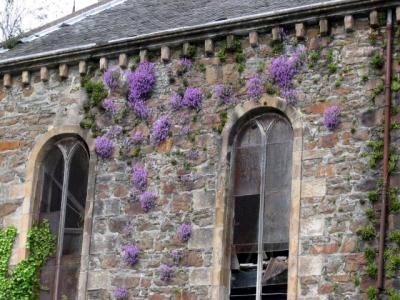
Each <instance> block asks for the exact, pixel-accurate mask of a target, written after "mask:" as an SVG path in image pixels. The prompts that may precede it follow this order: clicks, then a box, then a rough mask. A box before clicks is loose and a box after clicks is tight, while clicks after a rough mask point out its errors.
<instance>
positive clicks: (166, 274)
mask: <svg viewBox="0 0 400 300" xmlns="http://www.w3.org/2000/svg"><path fill="white" fill-rule="evenodd" d="M158 270H159V271H160V279H161V280H162V281H170V280H171V279H172V275H173V272H174V269H173V268H172V267H170V266H168V265H165V264H162V265H160V268H159V269H158Z"/></svg>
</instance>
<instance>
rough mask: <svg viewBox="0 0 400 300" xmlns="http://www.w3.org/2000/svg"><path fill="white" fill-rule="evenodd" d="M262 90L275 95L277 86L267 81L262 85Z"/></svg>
mask: <svg viewBox="0 0 400 300" xmlns="http://www.w3.org/2000/svg"><path fill="white" fill-rule="evenodd" d="M264 90H265V92H266V93H267V94H269V95H275V94H277V93H278V90H277V88H276V87H275V86H274V85H273V84H272V83H271V82H269V81H267V82H266V83H265V85H264Z"/></svg>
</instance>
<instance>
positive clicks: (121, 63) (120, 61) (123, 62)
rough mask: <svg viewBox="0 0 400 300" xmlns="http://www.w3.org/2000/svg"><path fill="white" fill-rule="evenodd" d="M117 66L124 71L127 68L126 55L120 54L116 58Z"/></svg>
mask: <svg viewBox="0 0 400 300" xmlns="http://www.w3.org/2000/svg"><path fill="white" fill-rule="evenodd" d="M118 65H119V66H120V67H121V68H122V69H125V68H126V67H128V56H127V55H126V53H121V54H120V55H119V56H118Z"/></svg>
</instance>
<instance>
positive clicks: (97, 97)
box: [83, 80, 108, 107]
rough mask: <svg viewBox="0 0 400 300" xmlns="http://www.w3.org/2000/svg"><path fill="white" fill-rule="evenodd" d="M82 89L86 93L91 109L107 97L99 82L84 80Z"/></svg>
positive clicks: (104, 88) (103, 87)
mask: <svg viewBox="0 0 400 300" xmlns="http://www.w3.org/2000/svg"><path fill="white" fill-rule="evenodd" d="M83 87H84V88H85V90H86V92H87V93H88V96H89V100H90V104H91V106H92V107H93V106H96V105H100V104H101V103H102V101H103V100H104V99H105V98H106V97H107V95H108V92H107V89H106V87H105V86H104V83H103V82H102V81H101V80H98V81H92V80H86V81H85V82H84V86H83Z"/></svg>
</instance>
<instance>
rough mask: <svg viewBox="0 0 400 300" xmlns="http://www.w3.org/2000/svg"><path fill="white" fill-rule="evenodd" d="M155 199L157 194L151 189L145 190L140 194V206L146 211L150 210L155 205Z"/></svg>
mask: <svg viewBox="0 0 400 300" xmlns="http://www.w3.org/2000/svg"><path fill="white" fill-rule="evenodd" d="M155 200H156V195H155V194H154V193H153V192H150V191H145V192H143V193H141V194H140V196H139V201H140V206H141V207H142V209H143V211H144V212H148V211H149V210H150V209H152V208H153V207H155V205H156V204H155Z"/></svg>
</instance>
